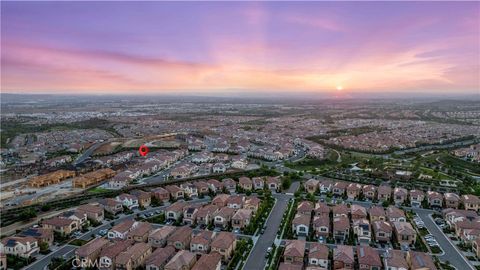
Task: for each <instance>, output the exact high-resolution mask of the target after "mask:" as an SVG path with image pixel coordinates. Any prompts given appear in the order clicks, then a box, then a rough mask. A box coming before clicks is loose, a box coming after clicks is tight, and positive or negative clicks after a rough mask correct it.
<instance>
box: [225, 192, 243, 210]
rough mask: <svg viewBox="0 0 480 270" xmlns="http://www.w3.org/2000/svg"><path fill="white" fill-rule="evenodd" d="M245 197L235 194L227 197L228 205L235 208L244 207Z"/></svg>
mask: <svg viewBox="0 0 480 270" xmlns="http://www.w3.org/2000/svg"><path fill="white" fill-rule="evenodd" d="M244 200H245V197H244V196H243V195H233V196H230V197H228V198H227V207H228V208H233V209H240V208H242V207H243V201H244Z"/></svg>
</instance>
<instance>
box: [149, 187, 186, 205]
mask: <svg viewBox="0 0 480 270" xmlns="http://www.w3.org/2000/svg"><path fill="white" fill-rule="evenodd" d="M152 195H153V197H155V198H156V199H157V200H158V201H160V202H163V203H166V202H168V201H169V200H170V192H168V190H166V189H164V188H162V187H158V188H155V189H153V190H152ZM182 197H183V196H182Z"/></svg>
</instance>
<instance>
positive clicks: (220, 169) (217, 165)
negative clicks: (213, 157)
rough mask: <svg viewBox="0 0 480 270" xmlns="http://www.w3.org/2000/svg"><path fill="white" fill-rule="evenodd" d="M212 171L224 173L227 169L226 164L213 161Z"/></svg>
mask: <svg viewBox="0 0 480 270" xmlns="http://www.w3.org/2000/svg"><path fill="white" fill-rule="evenodd" d="M212 171H213V173H224V172H226V171H227V166H225V164H223V163H215V164H214V165H213V167H212Z"/></svg>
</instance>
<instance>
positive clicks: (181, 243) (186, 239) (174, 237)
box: [167, 226, 193, 250]
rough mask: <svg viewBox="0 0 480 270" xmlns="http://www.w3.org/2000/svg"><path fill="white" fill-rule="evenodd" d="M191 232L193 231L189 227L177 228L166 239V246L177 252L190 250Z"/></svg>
mask: <svg viewBox="0 0 480 270" xmlns="http://www.w3.org/2000/svg"><path fill="white" fill-rule="evenodd" d="M192 232H193V230H192V228H190V227H189V226H182V227H177V228H176V229H175V230H174V231H173V233H172V234H171V235H170V236H169V237H168V238H167V245H169V246H173V247H174V248H175V249H177V250H181V249H188V248H190V241H191V240H192Z"/></svg>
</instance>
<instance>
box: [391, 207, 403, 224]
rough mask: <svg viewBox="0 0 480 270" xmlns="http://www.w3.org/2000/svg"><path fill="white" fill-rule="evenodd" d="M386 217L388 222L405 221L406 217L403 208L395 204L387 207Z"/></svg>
mask: <svg viewBox="0 0 480 270" xmlns="http://www.w3.org/2000/svg"><path fill="white" fill-rule="evenodd" d="M387 218H388V220H389V221H390V222H395V221H399V222H406V221H407V217H406V216H405V212H403V210H401V209H399V208H397V207H395V206H389V207H388V208H387Z"/></svg>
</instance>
